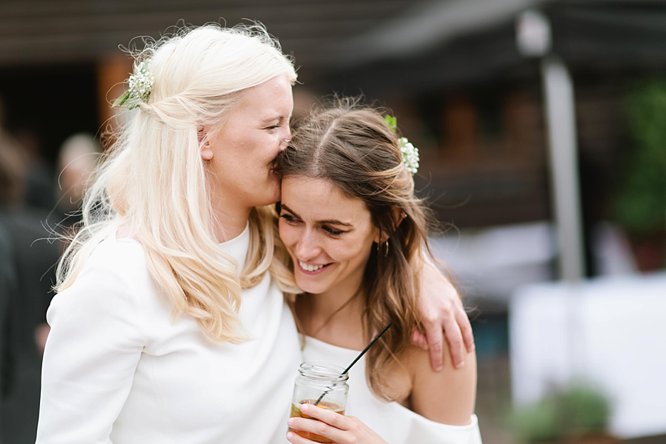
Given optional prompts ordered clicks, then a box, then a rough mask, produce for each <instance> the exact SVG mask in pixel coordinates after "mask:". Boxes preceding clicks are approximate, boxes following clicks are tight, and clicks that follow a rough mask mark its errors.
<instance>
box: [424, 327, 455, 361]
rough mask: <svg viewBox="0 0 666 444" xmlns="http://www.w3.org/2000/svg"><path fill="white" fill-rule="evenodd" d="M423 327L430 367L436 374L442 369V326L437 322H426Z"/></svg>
mask: <svg viewBox="0 0 666 444" xmlns="http://www.w3.org/2000/svg"><path fill="white" fill-rule="evenodd" d="M423 327H424V329H425V335H426V340H427V341H428V352H429V354H430V365H431V366H432V368H433V370H435V371H436V372H438V371H440V370H442V369H443V368H444V356H443V354H444V334H443V333H442V326H441V324H440V323H439V321H437V322H433V321H428V322H427V323H425V322H424V324H423ZM456 328H457V327H456ZM447 334H448V330H447ZM454 362H455V361H454Z"/></svg>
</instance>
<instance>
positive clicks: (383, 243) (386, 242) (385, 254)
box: [377, 239, 389, 257]
mask: <svg viewBox="0 0 666 444" xmlns="http://www.w3.org/2000/svg"><path fill="white" fill-rule="evenodd" d="M381 245H383V249H384V257H386V256H388V254H389V241H388V239H386V240H385V241H384V242H382V243H381V244H378V245H377V252H379V250H380V246H381Z"/></svg>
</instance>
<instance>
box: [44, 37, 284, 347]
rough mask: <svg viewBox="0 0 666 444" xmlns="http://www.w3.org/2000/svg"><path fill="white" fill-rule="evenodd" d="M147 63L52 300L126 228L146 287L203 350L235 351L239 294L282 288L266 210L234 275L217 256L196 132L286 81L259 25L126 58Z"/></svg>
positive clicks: (256, 219)
mask: <svg viewBox="0 0 666 444" xmlns="http://www.w3.org/2000/svg"><path fill="white" fill-rule="evenodd" d="M135 58H136V59H137V62H139V61H149V67H150V73H151V75H152V76H153V79H154V83H153V85H152V90H151V93H150V96H149V98H148V99H145V100H144V101H142V102H141V103H140V104H139V109H138V110H137V111H134V112H133V113H134V114H133V115H132V116H131V117H130V119H129V120H128V121H127V123H126V124H125V125H123V126H122V127H121V129H120V130H119V131H118V134H116V135H115V138H116V141H115V143H114V145H113V146H112V147H111V149H110V150H109V153H108V155H107V158H106V159H105V161H104V162H102V164H101V165H100V167H99V169H98V171H97V174H96V177H95V180H94V182H93V184H92V186H91V187H90V188H89V190H88V193H87V195H86V197H85V200H84V204H83V225H82V226H81V228H80V230H79V231H78V232H77V234H76V235H75V236H74V238H73V239H72V241H71V243H70V244H69V247H68V248H67V250H66V252H65V255H64V256H63V258H62V259H61V261H60V263H59V264H58V271H57V274H58V283H57V287H56V288H57V290H58V291H62V290H64V289H66V288H68V287H69V286H71V285H72V284H73V283H74V281H75V280H76V278H77V276H78V275H79V273H80V272H81V269H82V268H83V266H84V264H85V262H86V259H87V258H88V257H89V256H90V254H91V253H92V251H93V250H94V248H95V246H96V245H97V244H98V243H99V242H100V241H101V240H102V239H103V238H104V237H106V236H108V235H110V234H111V233H113V232H114V230H116V229H117V228H118V227H119V226H121V225H122V226H123V227H129V229H130V231H131V236H132V237H133V238H135V239H136V240H138V241H139V242H140V243H141V244H142V246H143V248H144V250H145V252H146V261H147V266H148V269H149V271H150V274H151V276H152V278H153V280H154V282H155V284H156V285H157V286H158V287H159V288H160V290H161V291H162V292H163V293H164V295H165V296H166V297H167V298H168V299H169V300H170V301H171V302H172V303H173V306H174V316H177V315H180V314H182V313H187V314H188V315H191V316H192V317H194V318H195V319H196V320H197V322H198V323H199V325H200V327H201V328H202V330H203V331H204V332H205V333H206V335H207V336H208V337H210V338H211V339H213V340H217V341H223V342H240V341H242V340H243V339H244V338H245V337H246V336H245V333H244V331H243V329H242V326H241V325H240V322H239V320H238V316H237V311H238V308H239V306H240V294H241V290H242V289H243V288H247V287H251V286H253V285H256V284H257V283H258V282H259V280H261V278H262V277H263V276H264V274H265V273H266V272H267V271H271V272H272V273H273V274H274V275H275V276H276V277H277V278H278V279H277V280H278V283H283V284H284V286H285V288H291V287H289V279H288V272H286V271H285V269H284V266H283V265H282V264H281V263H280V261H278V260H276V259H274V239H275V237H276V233H275V227H274V224H273V221H272V217H273V216H272V213H271V210H270V209H269V208H255V209H254V210H253V211H252V212H251V214H250V218H249V226H250V248H249V252H248V254H247V258H246V266H245V268H244V269H243V270H242V271H240V270H238V265H239V264H236V263H235V262H234V260H233V259H232V258H230V257H228V256H227V255H225V254H224V253H222V252H221V251H220V247H219V244H218V241H217V239H216V238H215V236H214V235H213V225H214V222H215V220H214V215H213V214H214V213H213V211H212V208H211V200H210V193H209V186H208V184H207V181H206V174H205V170H204V165H203V161H202V159H201V157H200V148H201V143H202V141H201V140H200V138H199V135H198V130H199V129H200V128H202V127H217V126H219V125H220V123H221V121H222V120H223V119H224V116H225V112H226V111H227V110H228V109H229V107H230V106H231V105H232V104H233V103H234V102H235V101H236V100H237V99H238V96H239V94H242V92H243V90H245V89H247V88H250V87H253V86H256V85H259V84H262V83H264V82H266V81H267V80H270V79H271V78H273V77H276V76H278V75H287V77H288V78H289V79H290V81H291V82H292V83H293V82H295V80H296V72H295V70H294V67H293V64H292V62H291V60H290V59H289V58H288V57H286V56H285V55H284V54H282V52H281V50H280V46H279V44H278V42H277V41H276V40H274V39H273V38H272V37H270V36H269V35H268V33H267V31H266V30H265V28H264V27H263V26H261V25H258V24H253V25H243V26H236V27H233V28H225V27H221V26H219V25H216V24H212V25H211V24H209V25H204V26H201V27H196V28H192V29H186V28H182V29H179V30H178V31H176V32H175V33H174V35H171V36H168V37H163V38H162V39H160V40H159V41H157V42H153V43H150V44H148V45H147V47H146V48H144V49H143V50H141V51H140V52H138V53H137V54H136V55H135Z"/></svg>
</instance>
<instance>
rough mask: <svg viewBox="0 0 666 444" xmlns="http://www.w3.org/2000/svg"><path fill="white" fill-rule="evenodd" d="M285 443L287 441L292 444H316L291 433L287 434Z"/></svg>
mask: <svg viewBox="0 0 666 444" xmlns="http://www.w3.org/2000/svg"><path fill="white" fill-rule="evenodd" d="M287 441H289V442H290V443H292V444H316V441H311V440H309V439H307V438H303V437H302V436H301V435H299V434H298V433H294V432H291V431H289V432H287Z"/></svg>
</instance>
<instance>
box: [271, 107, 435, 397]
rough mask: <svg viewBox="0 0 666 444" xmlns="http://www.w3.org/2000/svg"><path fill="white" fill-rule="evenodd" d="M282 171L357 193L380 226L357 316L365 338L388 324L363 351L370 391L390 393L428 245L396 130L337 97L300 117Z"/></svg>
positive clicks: (423, 211) (373, 112)
mask: <svg viewBox="0 0 666 444" xmlns="http://www.w3.org/2000/svg"><path fill="white" fill-rule="evenodd" d="M278 171H279V172H280V173H281V174H282V176H283V177H286V176H294V175H299V176H305V177H311V178H317V179H325V180H328V181H330V182H332V183H333V184H335V185H336V186H338V187H339V188H340V189H341V190H342V191H343V192H344V193H346V194H347V195H349V196H350V197H353V198H357V199H361V200H362V201H363V202H364V203H365V205H366V207H367V208H368V210H369V211H370V214H371V217H372V222H373V223H374V225H375V226H376V227H377V228H378V229H379V230H380V232H381V235H382V242H380V244H375V245H374V246H373V250H372V252H371V254H370V258H369V260H368V263H367V265H366V269H365V273H364V278H363V289H364V295H365V298H366V300H365V310H364V313H363V321H364V325H365V327H366V332H367V335H368V338H367V339H368V340H369V339H370V336H372V335H373V334H375V333H377V332H378V331H379V330H381V329H382V328H383V327H384V326H385V325H386V324H388V322H392V324H393V326H392V328H391V329H389V331H388V332H387V333H386V334H385V335H384V336H383V338H382V340H381V342H380V346H375V347H373V348H372V349H371V350H370V351H369V352H368V355H367V367H366V372H367V373H366V377H367V379H368V383H369V385H370V387H371V388H372V390H373V391H374V392H375V393H377V394H378V395H380V396H382V397H384V398H388V395H387V390H386V388H387V386H386V384H385V382H384V376H385V370H386V368H387V364H389V363H390V362H391V361H394V362H398V363H399V358H400V354H401V353H402V352H403V351H404V350H405V349H406V348H407V347H408V346H409V344H410V337H411V333H412V331H413V330H414V329H415V328H418V327H419V320H418V316H417V296H418V291H419V288H418V279H417V277H418V276H419V275H420V271H421V267H422V262H423V258H424V256H425V255H429V254H430V249H429V246H428V238H427V233H428V227H429V222H428V221H429V218H428V216H427V215H428V211H427V208H426V207H425V206H424V204H423V202H422V201H421V200H420V199H418V198H417V197H416V196H415V195H414V181H413V179H412V175H411V174H410V173H409V171H407V169H406V168H405V167H404V165H403V164H402V157H401V153H400V148H399V146H398V135H397V134H395V132H394V130H393V129H391V128H389V126H388V125H387V123H386V122H385V120H384V117H383V116H382V114H381V113H380V112H379V110H377V109H375V108H370V107H361V106H359V105H358V101H357V100H356V99H336V101H335V103H334V105H333V106H331V107H329V108H326V109H322V110H318V111H314V112H313V113H312V114H311V115H310V116H308V117H307V118H305V119H304V120H303V121H301V122H300V123H299V125H298V127H297V129H296V130H295V132H294V135H293V137H292V140H291V143H290V144H289V146H288V148H287V149H286V150H285V151H284V152H283V153H282V154H281V155H280V157H279V160H278Z"/></svg>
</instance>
